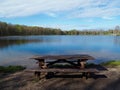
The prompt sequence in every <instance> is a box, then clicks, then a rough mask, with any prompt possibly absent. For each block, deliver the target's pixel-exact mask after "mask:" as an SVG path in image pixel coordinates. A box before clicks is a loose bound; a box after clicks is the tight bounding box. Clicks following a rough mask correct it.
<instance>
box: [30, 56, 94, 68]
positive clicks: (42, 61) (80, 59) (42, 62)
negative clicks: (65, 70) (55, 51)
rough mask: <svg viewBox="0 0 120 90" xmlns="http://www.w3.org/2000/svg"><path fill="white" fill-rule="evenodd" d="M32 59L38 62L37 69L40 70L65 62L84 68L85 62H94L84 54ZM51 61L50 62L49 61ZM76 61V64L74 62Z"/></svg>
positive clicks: (35, 57)
mask: <svg viewBox="0 0 120 90" xmlns="http://www.w3.org/2000/svg"><path fill="white" fill-rule="evenodd" d="M32 59H35V60H37V61H38V64H39V67H40V68H41V69H44V68H48V67H49V66H51V65H53V64H55V63H60V62H66V63H69V64H71V65H74V66H76V67H80V68H85V64H86V61H88V60H95V59H94V58H93V57H92V56H90V55H86V54H77V55H44V56H34V57H32ZM51 60H52V61H51ZM75 60H77V64H76V63H74V61H75Z"/></svg>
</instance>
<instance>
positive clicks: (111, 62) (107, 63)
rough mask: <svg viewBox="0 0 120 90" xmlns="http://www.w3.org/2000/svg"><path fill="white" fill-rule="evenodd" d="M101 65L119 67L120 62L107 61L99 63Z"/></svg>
mask: <svg viewBox="0 0 120 90" xmlns="http://www.w3.org/2000/svg"><path fill="white" fill-rule="evenodd" d="M101 65H104V66H120V61H115V60H112V61H108V62H103V63H101Z"/></svg>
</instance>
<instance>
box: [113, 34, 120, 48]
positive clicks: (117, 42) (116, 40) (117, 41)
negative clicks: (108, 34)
mask: <svg viewBox="0 0 120 90" xmlns="http://www.w3.org/2000/svg"><path fill="white" fill-rule="evenodd" d="M114 44H115V45H119V46H120V36H115V37H114Z"/></svg>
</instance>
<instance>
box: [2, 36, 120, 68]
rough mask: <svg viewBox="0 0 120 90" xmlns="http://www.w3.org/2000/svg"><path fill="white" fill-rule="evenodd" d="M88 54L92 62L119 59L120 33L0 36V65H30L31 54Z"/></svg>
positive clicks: (31, 62)
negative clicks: (111, 34)
mask: <svg viewBox="0 0 120 90" xmlns="http://www.w3.org/2000/svg"><path fill="white" fill-rule="evenodd" d="M54 54H55V55H61V54H66V55H67V54H89V55H91V56H93V57H95V58H96V60H95V61H94V62H95V63H100V62H104V61H108V60H120V36H87V35H86V36H84V35H82V36H80V35H78V36H69V35H67V36H64V35H63V36H62V35H54V36H5V37H0V65H24V66H33V65H34V64H33V62H35V61H34V60H31V59H29V58H31V57H32V56H34V55H54Z"/></svg>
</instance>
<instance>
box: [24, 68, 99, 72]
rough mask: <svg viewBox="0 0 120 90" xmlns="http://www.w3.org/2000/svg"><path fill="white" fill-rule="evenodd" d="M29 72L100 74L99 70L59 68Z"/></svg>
mask: <svg viewBox="0 0 120 90" xmlns="http://www.w3.org/2000/svg"><path fill="white" fill-rule="evenodd" d="M26 71H27V72H63V73H65V72H69V73H72V72H75V73H81V72H93V73H95V72H96V73H98V72H99V70H97V69H90V68H89V69H58V68H52V69H32V70H26Z"/></svg>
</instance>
